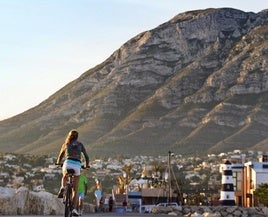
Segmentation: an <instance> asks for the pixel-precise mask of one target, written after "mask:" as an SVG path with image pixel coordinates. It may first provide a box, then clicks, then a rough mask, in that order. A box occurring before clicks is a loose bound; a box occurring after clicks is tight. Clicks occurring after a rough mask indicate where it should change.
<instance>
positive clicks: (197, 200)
mask: <svg viewBox="0 0 268 217" xmlns="http://www.w3.org/2000/svg"><path fill="white" fill-rule="evenodd" d="M260 159H261V160H260ZM226 160H228V161H230V162H232V165H233V182H234V191H235V198H234V199H235V203H236V205H238V206H245V207H250V206H256V205H257V204H254V200H253V192H254V190H255V189H256V188H257V187H258V185H259V184H261V183H265V182H266V183H267V182H268V160H267V153H263V152H261V151H259V152H256V151H247V152H242V151H240V150H234V151H233V152H228V153H221V154H218V155H216V154H209V155H207V156H198V155H196V156H192V157H189V156H187V157H184V156H182V155H179V154H176V153H172V152H167V153H166V155H163V156H158V157H152V156H136V157H133V158H126V157H123V156H118V157H116V158H103V159H91V164H90V169H88V170H85V171H83V172H84V173H85V174H86V176H87V178H88V194H87V197H86V201H87V202H88V203H92V204H97V205H98V201H97V199H96V197H95V195H94V192H95V190H96V189H97V188H98V189H101V190H102V193H103V195H112V194H114V195H113V196H116V195H118V194H122V195H126V194H128V195H127V196H128V198H129V200H130V201H131V195H133V192H135V190H133V189H134V188H135V186H134V185H132V184H133V180H139V179H143V180H146V182H145V184H146V187H145V185H143V186H141V185H139V188H141V187H142V188H146V189H152V188H157V187H159V186H160V185H161V186H165V189H166V192H167V193H165V192H162V193H161V194H159V191H158V193H155V194H151V195H150V196H148V195H147V196H146V195H144V197H143V198H142V205H146V204H157V203H160V202H166V201H167V200H168V201H176V202H178V203H179V204H180V205H182V204H187V205H219V200H220V194H221V185H222V174H221V172H220V166H221V164H223V163H224V162H225V161H226ZM254 162H260V163H262V164H264V165H263V166H262V167H261V168H262V170H260V169H258V170H256V171H254V172H252V171H249V168H253V169H254V166H252V165H254ZM255 167H256V166H255ZM126 168H128V169H129V173H128V174H127V176H126V174H125V173H126ZM243 168H245V169H244V170H245V171H247V174H246V175H247V176H249V175H251V176H252V177H250V178H249V182H250V186H248V184H247V183H246V181H245V180H243V175H242V174H243V173H244V172H243ZM256 168H257V167H256ZM258 172H259V173H261V176H260V178H259V179H258V178H257V176H258ZM168 174H170V175H168ZM171 174H172V175H171ZM254 174H255V177H253V175H254ZM120 177H121V178H122V179H124V178H125V182H124V183H123V184H124V185H127V188H128V191H127V192H125V191H124V189H126V186H121V187H120ZM60 179H61V168H60V167H58V166H57V165H55V157H49V156H32V155H21V154H14V153H1V154H0V186H2V187H7V188H18V187H20V186H25V187H27V188H29V189H30V190H32V191H47V192H50V193H52V194H57V192H58V190H59V186H60ZM126 179H127V180H126ZM121 184H122V183H121ZM131 185H132V186H131ZM170 185H172V187H171V186H170ZM173 186H175V187H173ZM243 186H245V187H244V188H247V189H243ZM136 187H137V185H136ZM120 188H121V189H120ZM171 189H172V192H171V191H170V190H171ZM131 191H133V192H131ZM136 192H137V191H136ZM134 194H135V193H134Z"/></svg>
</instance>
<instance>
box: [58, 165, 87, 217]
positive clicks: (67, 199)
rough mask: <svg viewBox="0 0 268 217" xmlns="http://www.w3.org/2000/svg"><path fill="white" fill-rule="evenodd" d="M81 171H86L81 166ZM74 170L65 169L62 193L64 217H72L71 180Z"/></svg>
mask: <svg viewBox="0 0 268 217" xmlns="http://www.w3.org/2000/svg"><path fill="white" fill-rule="evenodd" d="M61 166H62V165H61ZM81 168H82V169H86V167H84V166H82V167H81ZM74 173H75V171H74V169H67V180H66V186H65V190H64V192H63V204H64V217H71V216H73V213H72V211H73V208H74V203H73V178H74ZM74 216H77V215H74Z"/></svg>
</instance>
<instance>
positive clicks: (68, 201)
mask: <svg viewBox="0 0 268 217" xmlns="http://www.w3.org/2000/svg"><path fill="white" fill-rule="evenodd" d="M64 216H65V217H71V216H72V188H71V187H70V186H68V187H67V190H66V194H65V211H64Z"/></svg>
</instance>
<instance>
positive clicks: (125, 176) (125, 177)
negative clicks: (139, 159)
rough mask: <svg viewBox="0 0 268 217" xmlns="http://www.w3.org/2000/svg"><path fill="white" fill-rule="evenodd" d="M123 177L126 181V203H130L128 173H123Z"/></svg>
mask: <svg viewBox="0 0 268 217" xmlns="http://www.w3.org/2000/svg"><path fill="white" fill-rule="evenodd" d="M123 177H124V179H125V188H126V202H128V177H127V173H126V172H123Z"/></svg>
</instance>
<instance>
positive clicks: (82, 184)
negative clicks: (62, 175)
mask: <svg viewBox="0 0 268 217" xmlns="http://www.w3.org/2000/svg"><path fill="white" fill-rule="evenodd" d="M86 195H87V177H86V176H85V174H84V173H83V172H82V173H81V174H80V177H79V183H78V212H79V214H80V215H82V214H83V208H84V199H85V196H86Z"/></svg>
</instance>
